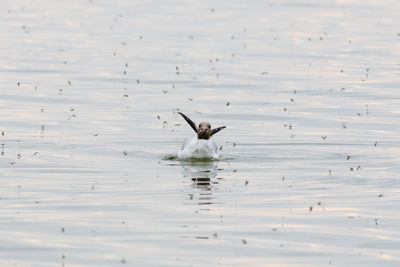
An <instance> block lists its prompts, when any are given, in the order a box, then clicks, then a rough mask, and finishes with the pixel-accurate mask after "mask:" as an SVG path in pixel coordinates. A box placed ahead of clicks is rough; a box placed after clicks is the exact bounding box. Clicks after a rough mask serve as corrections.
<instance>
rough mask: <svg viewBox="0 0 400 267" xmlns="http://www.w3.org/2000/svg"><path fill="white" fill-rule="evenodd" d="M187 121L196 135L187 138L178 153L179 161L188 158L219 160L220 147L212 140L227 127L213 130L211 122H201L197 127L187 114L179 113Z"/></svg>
mask: <svg viewBox="0 0 400 267" xmlns="http://www.w3.org/2000/svg"><path fill="white" fill-rule="evenodd" d="M178 114H180V115H181V116H182V117H183V118H184V119H185V121H186V122H187V123H188V124H189V125H190V127H192V129H193V130H194V131H195V132H196V135H194V136H192V137H189V138H186V139H185V140H184V142H183V145H182V148H181V149H180V150H179V152H178V158H179V159H188V158H212V159H217V158H218V157H219V155H218V147H217V144H216V143H215V142H214V140H213V139H212V136H213V135H214V134H216V133H218V132H219V131H221V130H222V129H225V128H226V126H221V127H218V128H215V129H212V128H211V124H210V123H209V122H206V121H203V122H200V124H199V126H198V127H197V126H196V124H195V123H194V122H193V121H192V120H191V119H190V118H188V117H187V116H186V115H185V114H183V113H181V112H178Z"/></svg>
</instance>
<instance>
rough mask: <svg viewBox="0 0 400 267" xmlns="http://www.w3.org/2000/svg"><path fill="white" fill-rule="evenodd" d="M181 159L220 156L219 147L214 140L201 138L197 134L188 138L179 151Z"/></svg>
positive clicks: (214, 157)
mask: <svg viewBox="0 0 400 267" xmlns="http://www.w3.org/2000/svg"><path fill="white" fill-rule="evenodd" d="M178 158H179V159H187V158H213V159H217V158H218V147H217V145H216V144H215V142H214V140H213V139H212V138H211V137H210V138H209V139H207V140H206V139H199V138H198V137H197V135H194V136H193V137H190V138H186V139H185V141H184V142H183V145H182V148H181V149H180V150H179V153H178Z"/></svg>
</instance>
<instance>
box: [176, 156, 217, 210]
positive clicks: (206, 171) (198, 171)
mask: <svg viewBox="0 0 400 267" xmlns="http://www.w3.org/2000/svg"><path fill="white" fill-rule="evenodd" d="M181 165H182V167H183V177H184V178H186V179H190V180H191V181H192V188H195V189H200V192H198V191H197V190H196V191H194V192H192V193H190V194H189V198H190V200H195V199H196V195H197V193H198V198H197V200H198V202H197V203H198V205H210V204H214V203H215V201H214V197H213V195H212V191H213V190H215V188H216V185H217V184H218V181H217V178H216V177H217V173H218V167H217V164H216V162H215V161H185V162H182V164H181ZM203 210H204V209H203Z"/></svg>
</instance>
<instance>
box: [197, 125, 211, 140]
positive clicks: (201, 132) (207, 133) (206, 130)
mask: <svg viewBox="0 0 400 267" xmlns="http://www.w3.org/2000/svg"><path fill="white" fill-rule="evenodd" d="M211 133H212V132H211V125H210V123H208V122H206V121H203V122H200V124H199V128H197V138H199V139H205V140H208V139H210V137H211Z"/></svg>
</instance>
